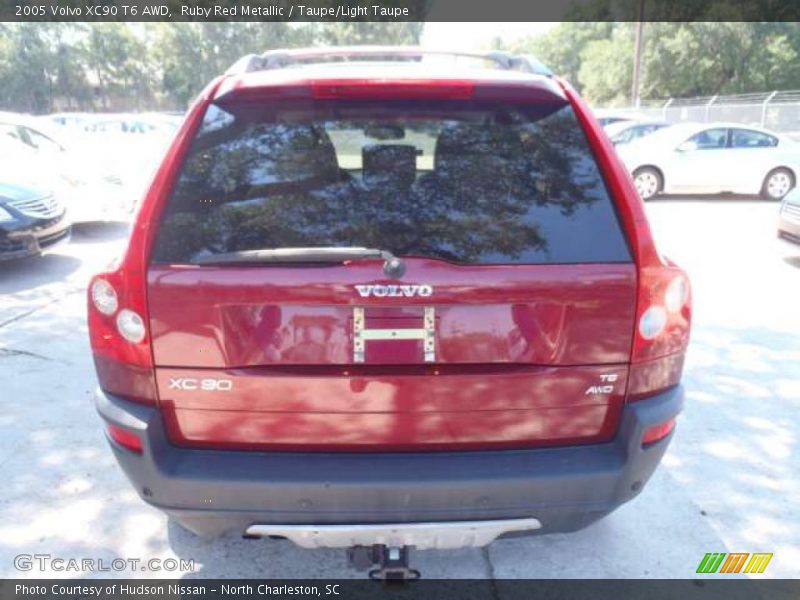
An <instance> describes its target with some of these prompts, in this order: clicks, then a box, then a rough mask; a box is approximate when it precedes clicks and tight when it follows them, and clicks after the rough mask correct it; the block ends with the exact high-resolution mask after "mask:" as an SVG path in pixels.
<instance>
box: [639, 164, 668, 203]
mask: <svg viewBox="0 0 800 600" xmlns="http://www.w3.org/2000/svg"><path fill="white" fill-rule="evenodd" d="M633 184H634V185H635V186H636V191H637V192H639V197H640V198H641V199H642V200H650V199H652V198H654V197H655V196H656V195H657V194H658V193H660V192H661V190H663V189H664V178H663V177H662V176H661V173H660V172H659V171H658V169H655V168H653V167H640V168H638V169H636V170H635V171H634V172H633Z"/></svg>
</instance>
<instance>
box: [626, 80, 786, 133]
mask: <svg viewBox="0 0 800 600" xmlns="http://www.w3.org/2000/svg"><path fill="white" fill-rule="evenodd" d="M615 110H617V111H619V112H625V113H635V114H637V115H641V116H642V117H646V118H649V119H661V120H664V121H669V122H670V123H679V122H682V121H696V122H700V123H711V122H715V121H724V122H731V123H741V124H743V125H751V126H752V125H756V126H759V127H764V128H766V129H770V130H772V131H775V132H777V133H783V134H785V135H787V136H789V137H792V138H794V139H797V140H800V90H790V91H781V92H779V91H773V92H763V93H757V94H736V95H730V96H698V97H695V98H667V99H664V100H646V101H643V102H642V103H641V105H640V106H639V107H638V108H634V107H626V108H617V109H615Z"/></svg>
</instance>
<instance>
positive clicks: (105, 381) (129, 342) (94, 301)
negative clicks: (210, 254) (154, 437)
mask: <svg viewBox="0 0 800 600" xmlns="http://www.w3.org/2000/svg"><path fill="white" fill-rule="evenodd" d="M139 279H140V278H139V277H136V278H134V280H135V281H137V282H138V281H139ZM145 314H146V312H145V299H144V289H143V288H141V287H138V288H137V287H135V284H133V283H132V282H129V281H127V280H126V277H125V269H122V268H121V269H119V270H117V271H112V272H109V273H102V274H100V275H97V276H96V277H94V278H93V279H92V281H91V283H90V285H89V339H90V342H91V345H92V352H93V353H94V360H95V367H96V369H97V378H98V381H99V382H100V387H101V388H102V389H104V390H106V391H107V392H111V393H114V394H117V395H120V396H122V397H124V398H126V399H129V400H134V401H136V402H144V403H147V404H153V403H155V401H156V394H155V379H154V376H153V360H152V357H151V354H150V341H149V336H148V334H147V327H146V325H145V323H146V320H145Z"/></svg>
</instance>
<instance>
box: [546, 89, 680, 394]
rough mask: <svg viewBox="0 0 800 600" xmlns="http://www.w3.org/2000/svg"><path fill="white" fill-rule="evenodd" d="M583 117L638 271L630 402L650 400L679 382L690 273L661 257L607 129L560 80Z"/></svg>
mask: <svg viewBox="0 0 800 600" xmlns="http://www.w3.org/2000/svg"><path fill="white" fill-rule="evenodd" d="M556 81H557V82H558V83H559V85H560V86H561V87H562V89H563V90H564V94H565V95H566V96H567V98H568V99H569V101H570V104H571V105H572V107H573V109H574V110H575V114H576V116H577V117H578V120H579V122H580V123H581V126H582V127H583V130H584V132H585V133H586V138H587V140H588V141H589V145H590V146H591V148H592V151H593V152H594V154H595V157H596V159H597V163H598V165H599V166H600V169H601V171H602V172H603V176H604V178H605V181H606V185H607V186H608V190H609V192H610V193H611V195H612V196H613V198H614V199H615V202H616V207H617V212H618V214H619V217H620V220H621V222H622V224H623V225H624V226H625V230H626V232H627V234H628V241H629V243H630V247H631V252H632V254H633V259H634V262H635V263H636V265H637V267H638V272H639V282H638V287H639V293H638V297H637V302H636V324H635V327H634V336H633V351H632V357H631V368H630V374H629V375H628V388H627V398H628V400H640V399H642V398H647V397H649V396H652V395H654V394H657V393H659V392H660V391H662V390H665V389H668V388H670V387H673V386H675V385H677V384H678V382H679V381H680V377H681V371H682V369H683V358H684V355H685V353H686V346H687V344H688V342H689V326H690V321H691V292H690V289H689V280H688V279H687V277H686V274H685V273H684V272H683V271H682V270H681V269H679V268H678V267H676V266H675V265H673V264H671V263H668V262H666V261H664V259H663V258H662V257H661V256H660V255H659V253H658V251H657V249H656V245H655V241H654V240H653V236H652V233H651V231H650V225H649V224H648V221H647V215H646V213H645V208H644V203H643V202H642V199H641V198H640V197H639V194H638V193H637V192H636V188H635V187H634V185H633V181H632V180H631V177H630V174H629V173H628V170H627V169H626V167H625V165H624V164H623V163H622V161H621V160H620V159H619V156H618V155H617V152H616V151H615V150H614V146H613V145H612V144H611V142H610V141H609V140H608V136H606V135H605V134H604V133H603V128H602V127H601V126H600V124H599V123H598V122H597V120H596V119H594V118H593V117H592V115H591V110H590V109H589V107H588V106H587V105H586V103H585V102H584V101H583V100H582V99H581V98H580V96H578V94H577V93H576V92H575V90H574V89H572V87H571V86H570V85H569V84H568V83H567V82H565V81H563V80H558V79H557V80H556Z"/></svg>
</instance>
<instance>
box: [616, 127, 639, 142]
mask: <svg viewBox="0 0 800 600" xmlns="http://www.w3.org/2000/svg"><path fill="white" fill-rule="evenodd" d="M633 130H634V128H633V127H629V128H628V129H625V130H623V131H620V132H619V133H618V134H617V135H615V136H614V137H612V138H611V141H612V142H614V143H615V144H627V143H628V142H630V141H631V139H632V136H633Z"/></svg>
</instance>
